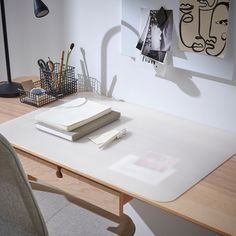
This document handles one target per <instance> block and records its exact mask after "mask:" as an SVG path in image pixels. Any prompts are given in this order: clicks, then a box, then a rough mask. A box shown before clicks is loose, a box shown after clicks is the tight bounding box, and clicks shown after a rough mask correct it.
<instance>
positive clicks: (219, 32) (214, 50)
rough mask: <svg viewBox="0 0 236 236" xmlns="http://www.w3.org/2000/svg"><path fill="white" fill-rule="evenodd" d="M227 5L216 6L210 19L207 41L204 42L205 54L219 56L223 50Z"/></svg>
mask: <svg viewBox="0 0 236 236" xmlns="http://www.w3.org/2000/svg"><path fill="white" fill-rule="evenodd" d="M228 11H229V4H228V3H224V2H221V3H219V4H217V5H216V7H215V8H214V10H213V13H212V18H211V28H210V31H209V39H208V40H207V41H206V43H207V47H206V53H207V54H209V55H213V56H219V55H220V54H221V53H222V51H223V50H224V49H225V45H226V36H227V26H228Z"/></svg>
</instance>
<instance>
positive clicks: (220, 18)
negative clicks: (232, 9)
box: [179, 0, 229, 58]
mask: <svg viewBox="0 0 236 236" xmlns="http://www.w3.org/2000/svg"><path fill="white" fill-rule="evenodd" d="M179 13H180V22H179V47H180V49H181V50H183V51H192V52H197V53H204V54H207V55H211V56H217V57H221V58H223V57H224V55H225V47H226V39H227V29H228V22H229V0H201V1H196V0H180V7H179Z"/></svg>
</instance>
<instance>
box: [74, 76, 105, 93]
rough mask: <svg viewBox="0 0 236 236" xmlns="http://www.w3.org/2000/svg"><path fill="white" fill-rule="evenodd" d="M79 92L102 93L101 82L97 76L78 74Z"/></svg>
mask: <svg viewBox="0 0 236 236" xmlns="http://www.w3.org/2000/svg"><path fill="white" fill-rule="evenodd" d="M78 92H93V93H96V94H101V83H100V81H98V80H97V79H95V78H92V77H87V76H85V75H83V74H78Z"/></svg>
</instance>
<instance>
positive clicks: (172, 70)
mask: <svg viewBox="0 0 236 236" xmlns="http://www.w3.org/2000/svg"><path fill="white" fill-rule="evenodd" d="M233 4H235V3H233ZM234 8H235V5H231V14H230V15H231V22H230V24H229V29H228V31H229V32H233V31H234V30H233V23H234V22H235V18H236V16H234V14H232V13H233V12H232V11H233V9H234ZM121 25H122V27H126V28H127V29H129V30H130V31H131V32H132V33H133V34H134V35H135V36H136V37H137V41H138V39H139V32H138V31H137V29H135V28H134V27H132V26H131V25H129V24H128V23H127V22H125V21H122V23H121ZM173 29H174V30H173V35H172V38H173V42H177V43H173V44H172V48H171V52H170V53H169V54H170V55H171V60H170V61H169V63H168V64H167V65H166V66H165V67H166V68H163V66H162V65H160V66H159V65H158V67H160V69H159V68H157V69H156V67H155V66H154V69H155V71H156V76H157V77H159V78H161V79H166V80H168V81H171V82H173V83H175V84H176V85H177V86H178V87H179V89H181V90H182V91H183V92H184V93H186V94H187V95H189V96H193V97H198V96H200V90H199V89H198V87H197V86H196V85H195V84H194V82H193V81H192V78H193V77H199V78H201V79H207V80H211V81H216V82H219V83H223V84H228V85H232V86H236V71H235V68H236V65H235V63H233V62H232V60H234V61H235V59H236V58H235V57H236V55H235V49H234V51H232V48H235V47H233V46H234V42H235V37H236V36H235V34H236V33H234V35H233V34H230V33H229V35H228V36H229V37H228V39H227V41H228V42H227V45H228V47H227V53H226V57H225V59H219V58H214V57H212V58H210V56H205V58H204V56H203V55H197V54H196V53H191V57H190V58H188V57H187V56H186V54H185V52H184V51H181V50H179V48H178V40H179V36H178V34H177V32H176V30H175V27H174V28H173ZM134 47H135V45H134ZM188 56H189V55H188ZM192 57H194V58H195V59H196V60H198V61H197V62H196V63H197V64H193V63H192V62H191V60H192ZM206 57H208V58H207V61H209V66H210V67H214V66H215V67H216V68H217V69H219V68H220V69H221V65H222V64H221V60H222V62H223V63H224V65H223V68H222V70H216V71H218V72H219V71H220V75H217V73H216V72H215V71H214V70H211V72H213V74H211V73H207V72H208V71H209V70H208V67H207V65H205V64H204V62H203V63H202V59H203V60H206ZM194 58H193V59H194ZM209 58H210V60H208V59H209ZM131 59H133V60H134V61H135V59H134V58H133V57H131ZM173 61H175V62H173ZM176 62H177V65H176ZM200 63H202V65H200ZM182 64H183V66H182ZM189 66H190V67H192V68H189ZM202 67H203V68H202ZM223 71H225V72H226V74H224V72H223ZM214 73H215V74H214Z"/></svg>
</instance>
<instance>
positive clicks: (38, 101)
mask: <svg viewBox="0 0 236 236" xmlns="http://www.w3.org/2000/svg"><path fill="white" fill-rule="evenodd" d="M41 84H42V81H41V80H38V81H35V82H34V83H33V86H34V88H35V89H39V90H41V89H42V88H41ZM19 91H20V101H21V102H22V103H26V104H29V105H32V106H35V107H41V106H44V105H46V104H48V103H51V102H54V101H56V100H57V98H56V97H55V96H52V95H51V94H50V93H51V92H50V91H48V90H44V92H41V93H39V94H34V93H33V92H31V91H25V90H23V89H20V90H19Z"/></svg>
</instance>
